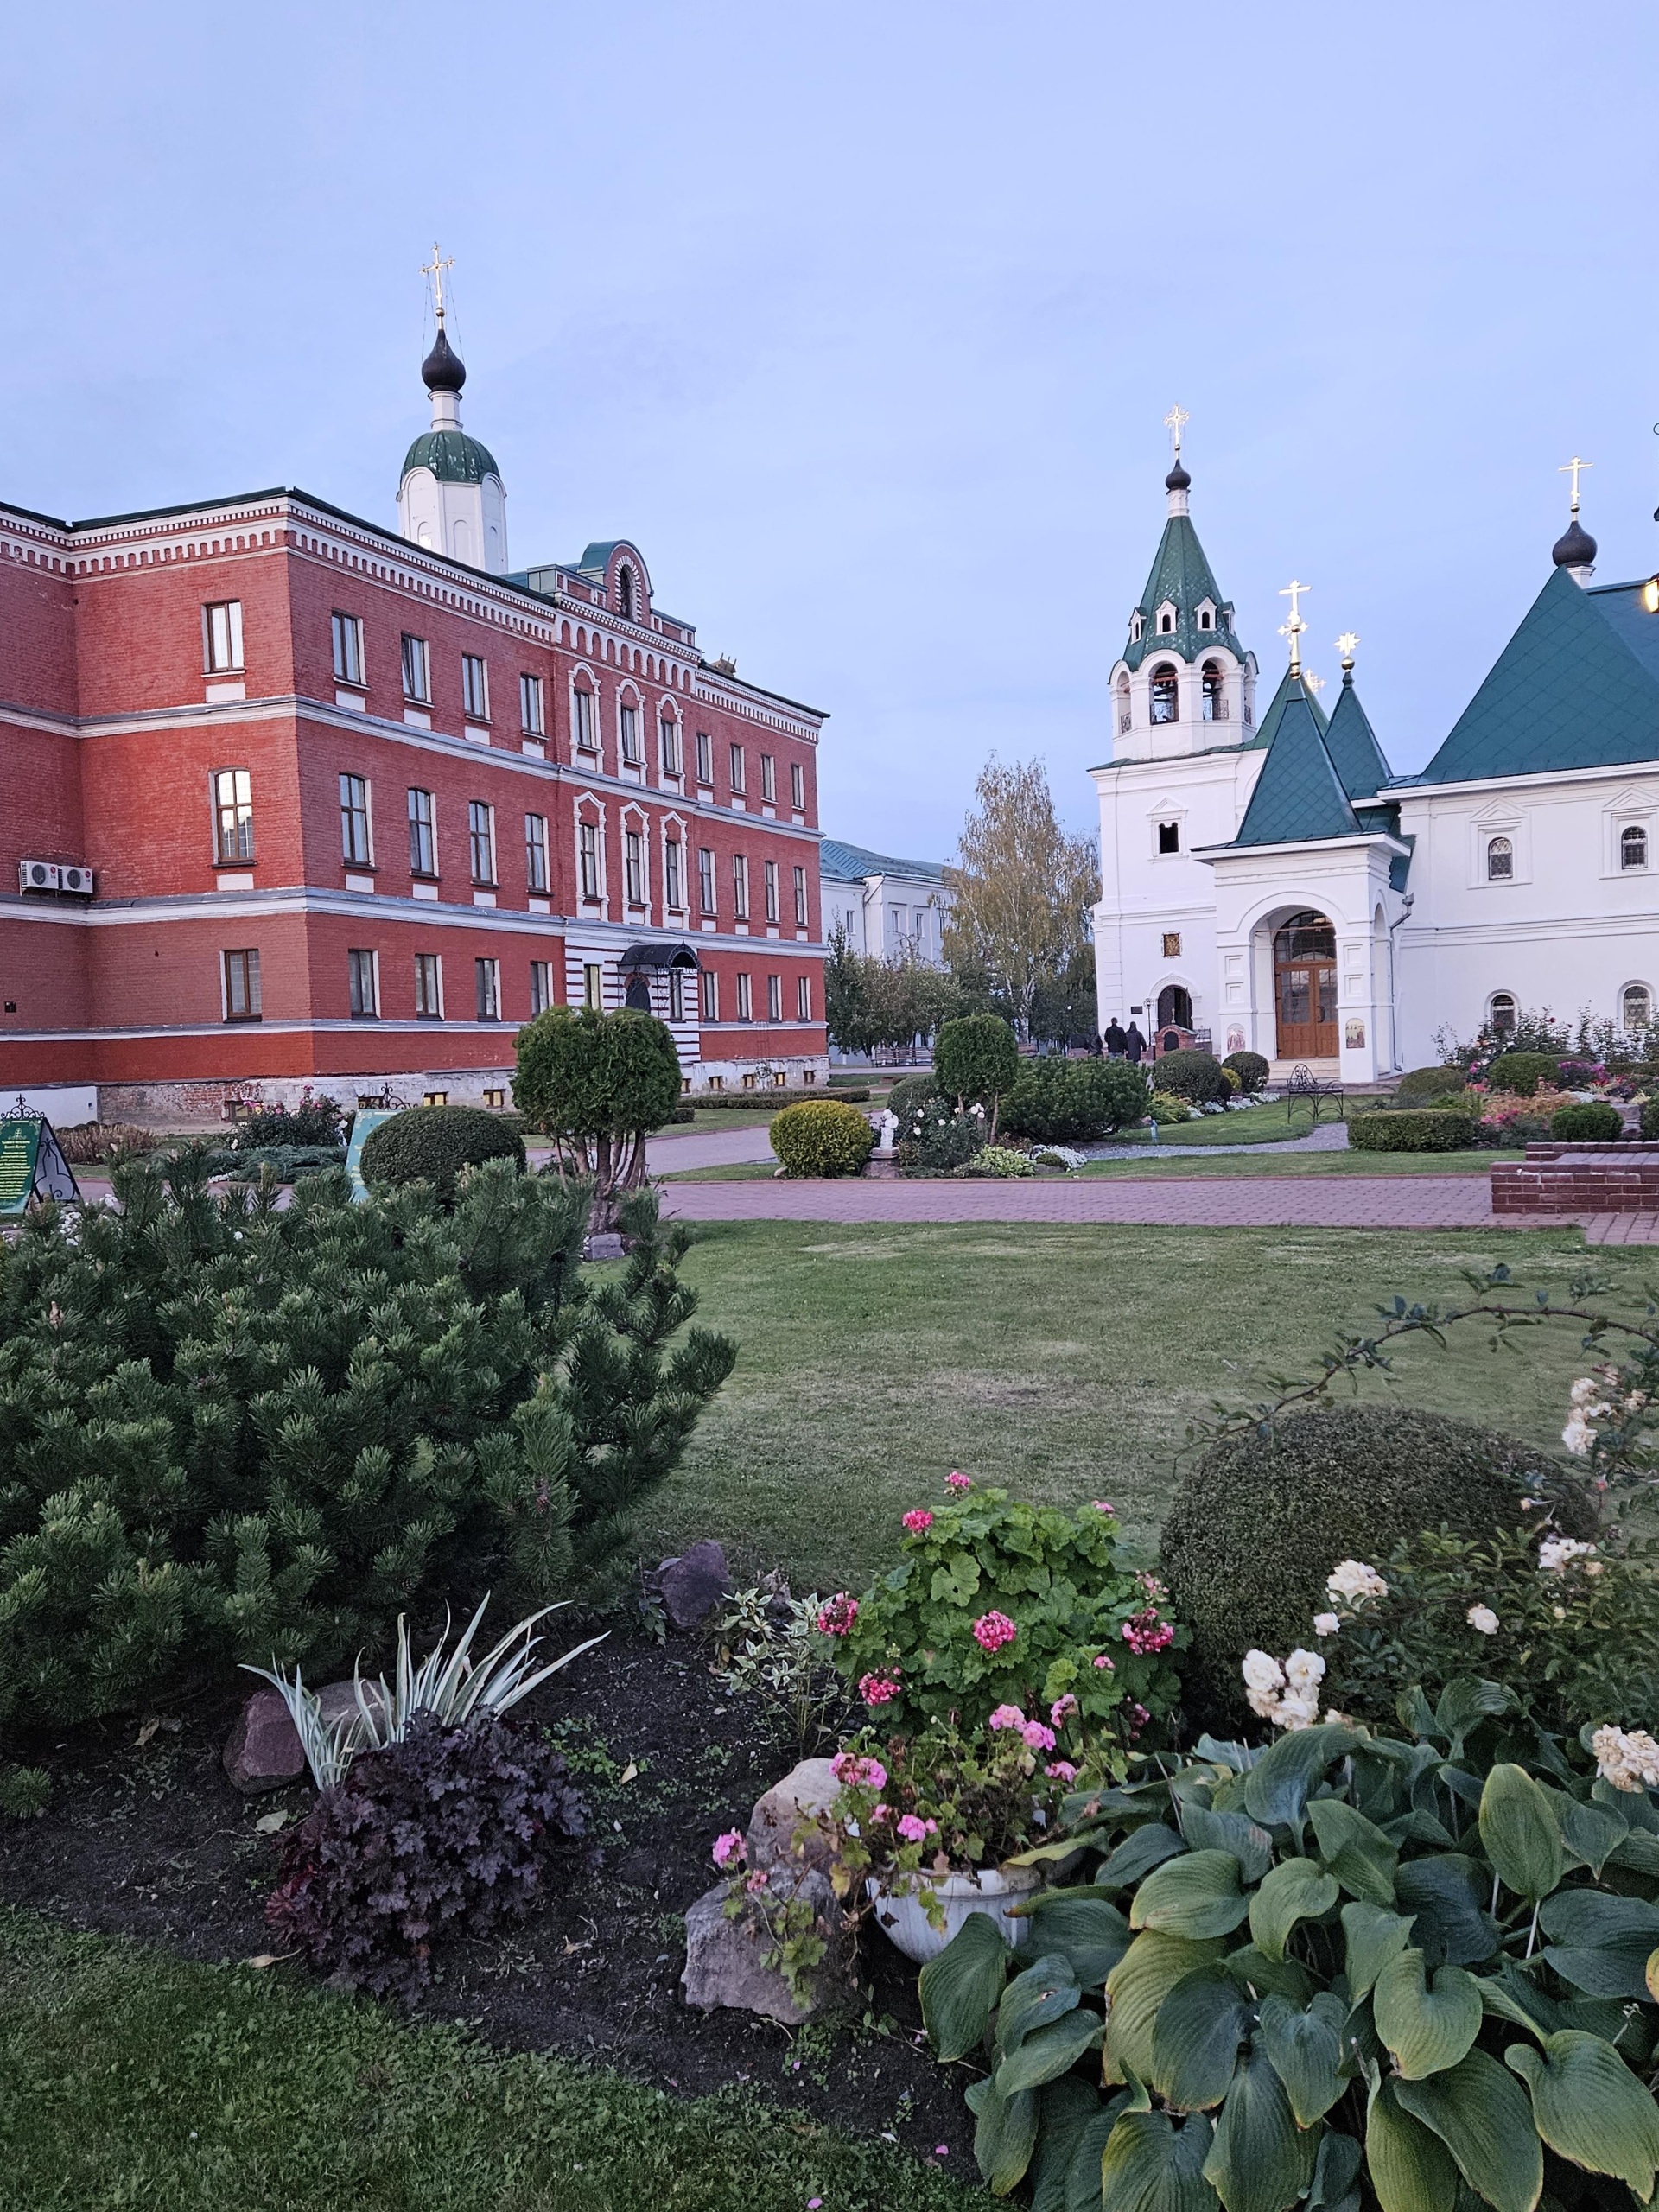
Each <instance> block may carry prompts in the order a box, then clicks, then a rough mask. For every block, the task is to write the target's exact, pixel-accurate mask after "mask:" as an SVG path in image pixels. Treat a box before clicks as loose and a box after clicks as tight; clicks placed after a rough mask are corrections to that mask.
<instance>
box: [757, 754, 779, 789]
mask: <svg viewBox="0 0 1659 2212" xmlns="http://www.w3.org/2000/svg"><path fill="white" fill-rule="evenodd" d="M760 796H761V798H766V799H772V798H777V796H778V763H777V762H776V761H775V760H773V759H772V755H771V753H762V754H761V755H760Z"/></svg>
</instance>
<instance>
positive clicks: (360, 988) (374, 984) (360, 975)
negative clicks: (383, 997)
mask: <svg viewBox="0 0 1659 2212" xmlns="http://www.w3.org/2000/svg"><path fill="white" fill-rule="evenodd" d="M346 986H347V988H348V989H349V991H350V994H351V1001H352V1020H353V1021H375V1020H378V1019H379V1014H380V976H379V963H378V961H377V960H376V958H375V956H374V954H373V953H372V952H371V951H368V950H364V949H362V948H360V947H357V946H353V949H352V950H351V951H349V952H348V953H347V954H346Z"/></svg>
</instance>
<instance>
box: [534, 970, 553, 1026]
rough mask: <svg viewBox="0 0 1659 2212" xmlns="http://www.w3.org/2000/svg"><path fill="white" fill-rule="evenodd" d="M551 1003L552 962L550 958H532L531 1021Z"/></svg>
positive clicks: (544, 1011) (543, 1012)
mask: <svg viewBox="0 0 1659 2212" xmlns="http://www.w3.org/2000/svg"><path fill="white" fill-rule="evenodd" d="M552 1003H553V963H552V962H551V961H550V960H532V961H531V963H530V1014H531V1020H532V1021H533V1020H535V1018H536V1016H537V1014H545V1013H546V1012H547V1010H548V1008H549V1007H550V1006H551V1005H552Z"/></svg>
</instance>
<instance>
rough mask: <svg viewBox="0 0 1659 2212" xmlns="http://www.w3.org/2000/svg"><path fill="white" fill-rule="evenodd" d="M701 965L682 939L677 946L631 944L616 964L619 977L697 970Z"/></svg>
mask: <svg viewBox="0 0 1659 2212" xmlns="http://www.w3.org/2000/svg"><path fill="white" fill-rule="evenodd" d="M701 965H702V963H701V962H700V961H699V960H698V958H697V956H696V952H695V951H693V950H692V948H691V947H690V945H689V944H687V943H686V942H685V940H684V938H681V939H680V941H679V943H678V944H631V945H630V946H629V947H628V949H627V950H626V952H625V953H624V954H623V956H622V957H621V958H620V960H619V961H618V962H617V963H616V968H617V973H618V974H619V975H620V976H638V975H641V974H651V973H652V972H654V971H655V970H656V969H664V968H680V969H687V968H689V969H697V968H699V967H701Z"/></svg>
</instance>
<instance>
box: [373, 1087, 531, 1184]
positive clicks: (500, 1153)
mask: <svg viewBox="0 0 1659 2212" xmlns="http://www.w3.org/2000/svg"><path fill="white" fill-rule="evenodd" d="M482 1160H517V1162H518V1171H519V1173H520V1174H522V1173H524V1139H523V1137H521V1136H520V1135H519V1134H518V1130H517V1129H515V1128H511V1127H509V1126H508V1125H507V1124H506V1123H505V1122H503V1121H502V1119H501V1117H500V1116H499V1115H498V1114H489V1113H486V1111H485V1109H483V1107H481V1106H409V1107H405V1108H404V1111H403V1112H402V1113H401V1114H394V1115H393V1116H392V1117H391V1121H389V1122H381V1124H380V1126H379V1128H378V1129H371V1130H370V1132H369V1135H368V1141H367V1142H366V1143H365V1145H364V1147H363V1162H362V1165H363V1180H364V1181H365V1183H430V1184H431V1185H432V1187H433V1188H434V1190H435V1191H436V1192H437V1194H438V1199H439V1203H440V1204H441V1205H444V1206H453V1205H454V1203H455V1182H456V1179H457V1178H458V1176H459V1175H460V1173H461V1169H462V1168H463V1167H476V1166H478V1165H479V1163H480V1161H482Z"/></svg>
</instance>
